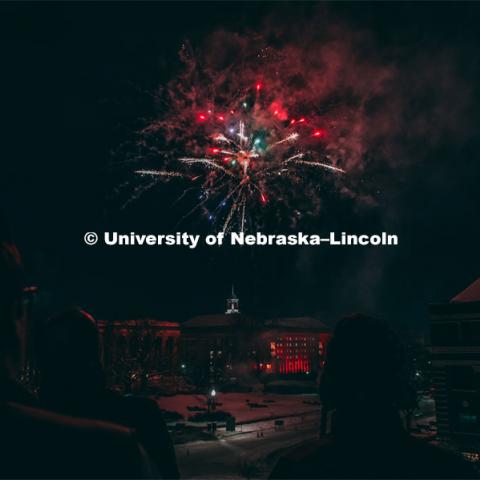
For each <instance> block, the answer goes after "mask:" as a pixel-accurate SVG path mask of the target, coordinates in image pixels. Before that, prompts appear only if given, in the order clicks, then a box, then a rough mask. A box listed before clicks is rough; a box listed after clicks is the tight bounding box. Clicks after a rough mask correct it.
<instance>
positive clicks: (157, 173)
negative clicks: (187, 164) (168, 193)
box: [135, 170, 185, 177]
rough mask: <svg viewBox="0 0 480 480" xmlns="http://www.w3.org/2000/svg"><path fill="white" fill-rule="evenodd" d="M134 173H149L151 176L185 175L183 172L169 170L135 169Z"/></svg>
mask: <svg viewBox="0 0 480 480" xmlns="http://www.w3.org/2000/svg"><path fill="white" fill-rule="evenodd" d="M135 173H138V174H139V175H149V176H152V177H185V175H184V174H183V173H180V172H169V171H166V170H135Z"/></svg>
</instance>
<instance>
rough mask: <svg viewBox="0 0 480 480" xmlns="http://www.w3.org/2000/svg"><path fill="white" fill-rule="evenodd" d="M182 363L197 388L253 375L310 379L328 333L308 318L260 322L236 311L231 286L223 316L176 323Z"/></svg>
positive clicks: (320, 358)
mask: <svg viewBox="0 0 480 480" xmlns="http://www.w3.org/2000/svg"><path fill="white" fill-rule="evenodd" d="M181 330H182V337H181V338H182V364H184V365H185V367H186V373H187V374H188V375H189V376H190V377H191V378H192V379H194V381H195V382H196V383H199V384H213V383H217V384H218V383H223V382H229V381H238V380H241V379H242V378H243V379H245V378H248V377H250V378H251V377H252V376H253V375H257V376H258V375H295V374H296V375H311V376H312V378H315V376H316V375H317V373H318V372H319V369H320V368H321V365H322V362H323V354H324V350H325V346H326V343H327V342H328V340H329V338H330V335H331V334H330V330H329V329H328V327H326V325H325V324H323V323H322V322H320V321H318V320H316V319H314V318H310V317H300V318H278V319H270V320H263V319H260V318H252V317H249V316H247V315H243V314H242V313H240V309H239V299H238V297H237V296H236V295H235V292H234V289H233V288H232V294H231V298H228V299H227V309H226V312H225V313H224V314H213V315H201V316H196V317H193V318H191V319H189V320H187V321H186V322H184V323H183V324H182V325H181Z"/></svg>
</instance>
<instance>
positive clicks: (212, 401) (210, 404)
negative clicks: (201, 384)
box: [207, 388, 217, 413]
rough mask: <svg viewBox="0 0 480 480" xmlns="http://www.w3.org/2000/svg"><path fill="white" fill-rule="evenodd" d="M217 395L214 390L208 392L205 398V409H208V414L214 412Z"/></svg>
mask: <svg viewBox="0 0 480 480" xmlns="http://www.w3.org/2000/svg"><path fill="white" fill-rule="evenodd" d="M216 395H217V392H216V390H215V389H214V388H212V389H211V390H210V392H209V393H208V398H207V407H208V413H210V412H211V411H212V410H215V396H216Z"/></svg>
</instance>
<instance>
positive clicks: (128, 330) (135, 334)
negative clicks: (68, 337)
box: [97, 319, 180, 384]
mask: <svg viewBox="0 0 480 480" xmlns="http://www.w3.org/2000/svg"><path fill="white" fill-rule="evenodd" d="M97 324H98V328H99V331H100V340H101V346H102V356H103V363H104V365H105V369H106V371H107V374H109V376H110V379H109V380H110V381H111V383H120V384H125V383H128V381H129V380H130V379H132V378H135V377H138V376H139V375H140V376H144V377H147V376H152V375H156V374H157V375H158V374H163V375H175V374H177V373H178V372H179V369H180V364H179V343H180V342H179V340H180V328H179V324H178V323H176V322H166V321H160V320H155V319H138V320H125V321H120V320H114V321H104V320H99V321H97Z"/></svg>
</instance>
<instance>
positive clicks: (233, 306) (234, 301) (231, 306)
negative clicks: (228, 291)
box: [225, 285, 240, 314]
mask: <svg viewBox="0 0 480 480" xmlns="http://www.w3.org/2000/svg"><path fill="white" fill-rule="evenodd" d="M238 303H239V300H238V297H237V295H236V294H235V290H234V288H233V285H232V295H231V297H230V298H227V310H226V311H225V313H227V314H230V313H240V310H239V309H238Z"/></svg>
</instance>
